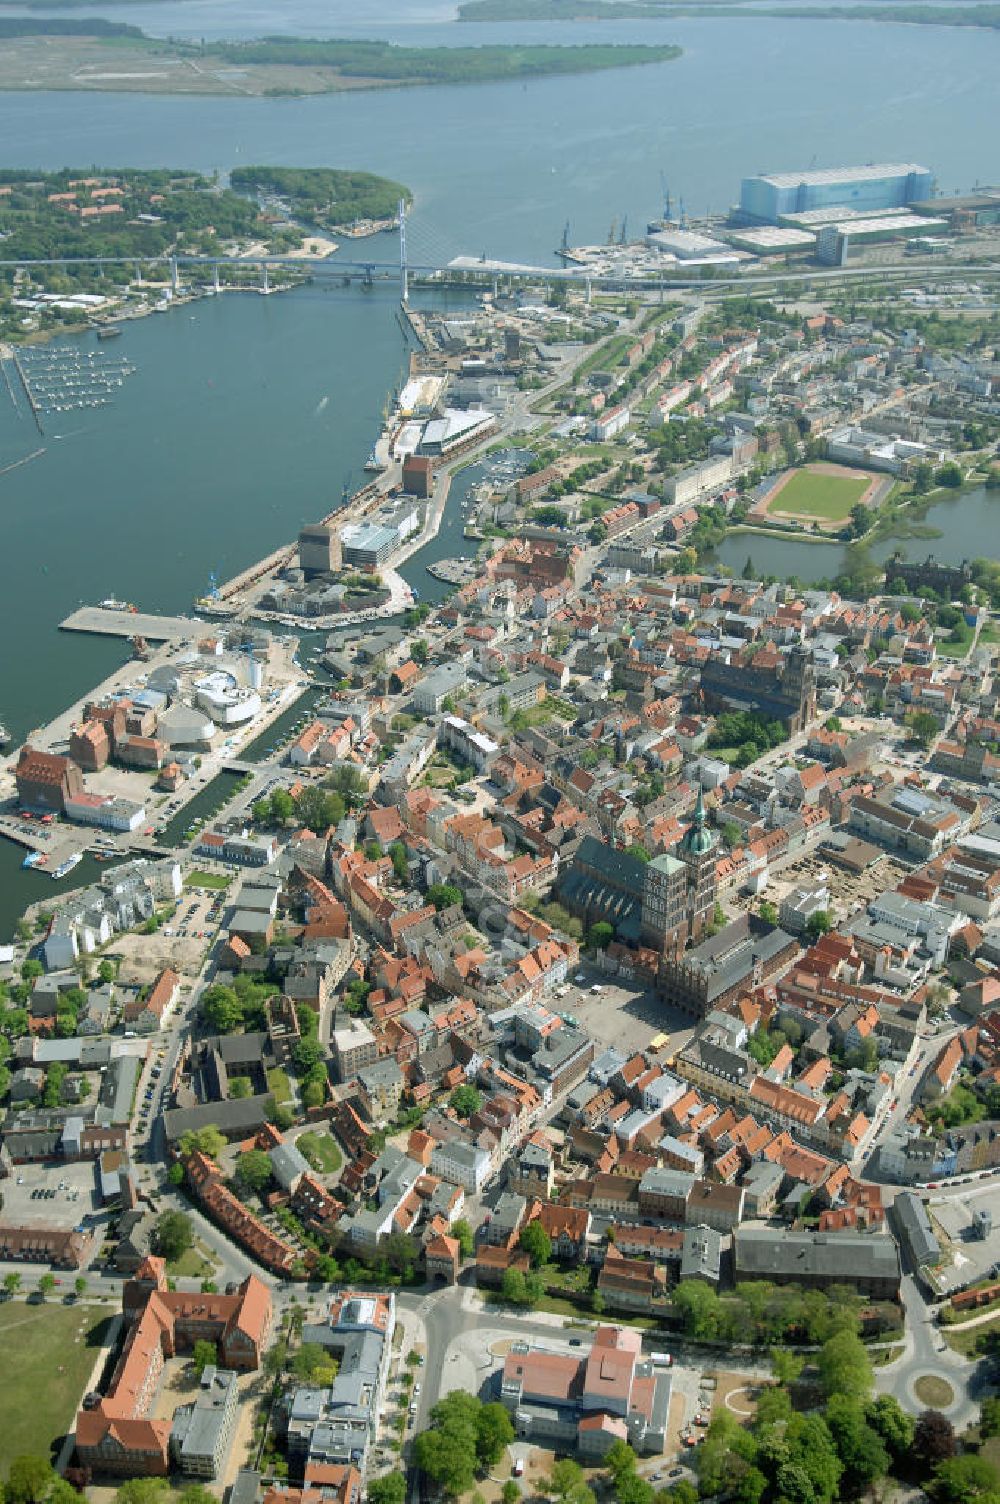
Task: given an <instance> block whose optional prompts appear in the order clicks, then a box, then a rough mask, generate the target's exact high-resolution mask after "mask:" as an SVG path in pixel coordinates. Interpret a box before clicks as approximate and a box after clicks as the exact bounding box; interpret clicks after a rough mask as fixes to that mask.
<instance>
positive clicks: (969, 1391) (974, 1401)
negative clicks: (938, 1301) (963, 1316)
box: [875, 1274, 979, 1430]
mask: <svg viewBox="0 0 1000 1504" xmlns="http://www.w3.org/2000/svg"><path fill="white" fill-rule="evenodd" d="M900 1296H901V1299H902V1303H903V1310H904V1312H905V1319H906V1328H905V1333H904V1338H903V1352H902V1355H901V1356H900V1357H899V1358H897V1360H896V1362H895V1363H891V1364H888V1365H887V1366H886V1367H884V1368H877V1369H876V1370H875V1387H876V1389H877V1390H878V1392H879V1393H880V1394H891V1395H894V1396H895V1398H896V1399H897V1400H898V1401H899V1403H900V1404H901V1405H902V1407H903V1409H904V1410H907V1411H909V1412H910V1414H912V1415H915V1414H919V1412H920V1411H921V1410H926V1409H927V1408H928V1407H927V1405H926V1403H925V1402H924V1401H922V1400H921V1399H920V1397H919V1396H918V1394H917V1393H916V1385H917V1381H918V1380H919V1379H921V1378H925V1377H926V1378H939V1379H944V1380H946V1381H947V1383H949V1384H950V1385H951V1387H952V1389H953V1390H954V1399H953V1400H952V1402H951V1404H949V1405H940V1406H937V1407H936V1408H938V1409H940V1410H942V1411H943V1412H944V1414H945V1415H947V1417H948V1419H949V1420H950V1421H951V1422H952V1424H953V1425H954V1426H955V1428H956V1429H957V1430H961V1429H963V1428H964V1427H965V1426H968V1425H971V1424H972V1423H973V1422H974V1421H975V1420H977V1419H978V1417H979V1396H978V1381H977V1374H976V1365H975V1364H974V1363H970V1362H969V1361H968V1360H967V1359H966V1358H963V1357H962V1356H961V1354H959V1353H956V1352H955V1351H954V1350H953V1349H952V1348H950V1347H949V1346H948V1344H947V1342H946V1341H945V1340H944V1337H943V1336H942V1334H941V1332H940V1330H939V1328H938V1327H937V1326H936V1324H935V1320H934V1313H933V1310H932V1308H931V1307H929V1306H928V1305H927V1303H926V1302H925V1300H924V1298H923V1296H922V1295H921V1293H920V1290H919V1288H918V1286H917V1282H916V1280H915V1279H914V1277H913V1276H912V1274H905V1275H904V1276H903V1282H902V1285H901V1286H900Z"/></svg>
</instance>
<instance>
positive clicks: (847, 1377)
mask: <svg viewBox="0 0 1000 1504" xmlns="http://www.w3.org/2000/svg"><path fill="white" fill-rule="evenodd" d="M817 1367H818V1369H819V1380H820V1384H821V1385H822V1386H823V1393H824V1394H825V1395H827V1396H828V1397H830V1396H832V1395H835V1394H845V1395H850V1396H851V1397H852V1398H854V1399H863V1398H865V1396H867V1395H869V1394H871V1391H872V1385H873V1384H874V1382H875V1378H874V1374H873V1373H872V1365H871V1362H870V1360H869V1357H868V1354H867V1352H866V1351H865V1346H864V1343H863V1342H862V1341H861V1338H860V1337H858V1336H857V1335H856V1333H854V1332H850V1331H843V1332H837V1333H836V1334H835V1335H834V1336H832V1337H830V1338H829V1340H828V1341H826V1342H824V1344H823V1346H822V1347H821V1348H820V1352H819V1357H818V1359H817Z"/></svg>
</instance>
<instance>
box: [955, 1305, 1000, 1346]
mask: <svg viewBox="0 0 1000 1504" xmlns="http://www.w3.org/2000/svg"><path fill="white" fill-rule="evenodd" d="M986 1309H987V1310H989V1307H988V1306H987V1307H986ZM973 1314H974V1315H976V1316H980V1315H982V1314H983V1313H982V1311H981V1310H980V1311H975V1312H973ZM940 1331H941V1335H942V1337H943V1338H944V1340H945V1341H946V1342H947V1344H948V1346H949V1347H950V1348H951V1349H952V1351H953V1352H956V1353H961V1354H962V1357H963V1358H974V1357H976V1355H977V1354H978V1353H979V1351H980V1348H979V1343H980V1341H981V1340H982V1341H983V1342H984V1343H985V1339H986V1338H987V1337H988V1336H995V1335H996V1333H997V1332H998V1331H1000V1311H998V1312H997V1314H996V1316H995V1317H994V1319H993V1320H992V1321H984V1322H982V1323H981V1325H979V1326H968V1325H967V1326H964V1327H961V1326H957V1327H956V1326H943V1327H941V1329H940Z"/></svg>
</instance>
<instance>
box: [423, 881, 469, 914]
mask: <svg viewBox="0 0 1000 1504" xmlns="http://www.w3.org/2000/svg"><path fill="white" fill-rule="evenodd" d="M427 901H428V903H432V904H433V905H434V907H435V908H436V909H437V910H439V911H440V910H441V909H450V908H451V906H452V904H456V903H461V902H462V890H461V888H456V887H455V884H454V883H431V885H430V887H429V888H428V889H427Z"/></svg>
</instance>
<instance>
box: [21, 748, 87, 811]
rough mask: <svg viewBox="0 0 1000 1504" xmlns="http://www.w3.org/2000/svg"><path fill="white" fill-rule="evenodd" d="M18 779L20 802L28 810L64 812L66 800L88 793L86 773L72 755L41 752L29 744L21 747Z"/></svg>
mask: <svg viewBox="0 0 1000 1504" xmlns="http://www.w3.org/2000/svg"><path fill="white" fill-rule="evenodd" d="M14 779H15V782H16V783H17V798H18V803H19V804H22V805H23V806H24V808H25V809H40V810H46V811H48V812H50V813H53V814H59V815H61V814H62V812H63V810H64V809H65V807H66V800H67V799H73V798H75V797H76V796H77V795H78V794H82V793H83V792H84V787H83V775H82V774H81V772H80V769H79V768H78V767H77V765H76V763H75V762H73V760H72V759H71V758H69V757H60V756H58V755H57V754H56V753H53V752H38V751H36V750H35V748H34V747H32V746H30V745H28V744H27V743H26V744H25V745H24V746H23V747H22V748H21V755H20V757H19V758H18V760H17V767H16V768H15V769H14Z"/></svg>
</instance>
